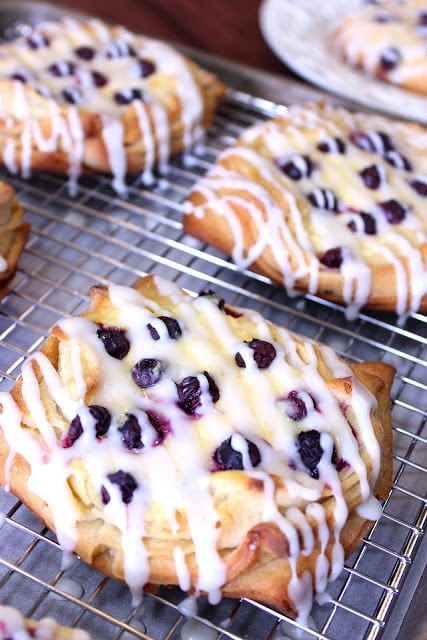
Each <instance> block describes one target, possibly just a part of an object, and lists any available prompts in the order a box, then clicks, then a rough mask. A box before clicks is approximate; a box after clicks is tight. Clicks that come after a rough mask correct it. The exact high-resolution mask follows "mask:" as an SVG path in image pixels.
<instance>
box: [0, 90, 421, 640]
mask: <svg viewBox="0 0 427 640" xmlns="http://www.w3.org/2000/svg"><path fill="white" fill-rule="evenodd" d="M283 108H284V107H280V106H277V105H276V104H274V103H272V102H268V101H266V100H262V99H259V98H256V97H253V96H250V95H247V94H244V93H239V92H237V91H230V92H229V94H228V97H227V98H226V100H225V101H224V103H223V104H222V106H221V108H220V110H219V112H218V115H217V116H216V118H215V121H214V123H213V126H212V127H211V130H210V132H209V135H208V138H207V141H206V146H205V148H204V150H202V152H201V153H200V154H199V155H186V156H185V157H183V158H182V157H180V158H177V159H175V160H174V161H173V162H172V164H171V170H170V174H169V175H168V176H167V180H161V181H159V182H158V183H157V184H156V185H154V186H153V188H152V189H149V190H148V189H146V188H145V187H143V185H141V184H140V183H139V182H138V180H136V179H135V180H134V181H133V183H131V184H130V187H129V196H128V198H127V199H122V198H120V197H117V195H116V194H115V193H114V192H113V191H112V190H111V187H110V184H109V180H108V179H107V178H96V177H85V178H83V179H82V180H81V184H80V187H79V190H78V193H77V196H76V197H75V198H72V199H71V198H70V197H69V195H68V192H67V186H66V184H65V182H64V180H62V179H61V178H57V177H52V176H47V175H41V176H38V177H34V178H33V179H31V180H29V181H23V180H21V179H20V178H18V177H10V176H9V175H7V176H6V175H5V174H4V176H5V177H6V179H8V180H9V181H10V182H11V183H12V184H13V186H14V187H15V189H16V192H17V195H18V198H19V199H20V200H21V202H22V203H23V205H24V208H25V211H26V218H27V219H28V220H29V221H30V222H31V223H32V233H31V236H30V239H29V242H28V245H27V247H26V250H25V251H24V253H23V255H22V256H21V260H20V263H19V270H18V273H17V274H16V277H15V279H14V282H13V287H12V291H11V293H10V294H9V295H7V296H6V297H5V298H4V299H3V300H2V301H1V303H0V380H1V381H0V390H9V389H10V388H11V387H12V386H13V383H14V380H15V379H16V377H17V375H18V374H19V370H20V366H21V364H22V362H23V361H24V359H25V358H26V357H27V356H28V354H31V353H33V352H34V351H35V350H37V349H38V348H39V346H40V345H41V343H42V342H43V340H44V338H45V336H46V333H47V332H48V330H49V328H50V327H51V325H52V324H54V323H55V321H57V320H59V319H60V318H62V317H64V316H65V315H75V314H76V313H79V312H80V311H81V310H82V309H83V308H84V307H85V306H86V305H87V302H88V290H89V287H90V286H91V285H93V284H95V283H99V282H101V283H111V282H114V283H120V284H126V285H131V284H132V283H133V282H134V281H135V279H136V278H137V277H139V276H141V275H144V274H146V273H154V272H155V273H160V274H162V275H164V276H166V277H167V278H170V279H171V280H174V281H176V283H177V284H178V285H179V286H181V287H185V288H188V289H190V290H193V291H201V290H202V289H206V288H211V289H214V290H216V291H217V292H218V294H219V295H220V296H221V297H223V298H225V299H226V300H227V301H228V302H230V303H232V304H236V305H239V306H247V307H252V308H255V309H257V310H258V311H260V312H262V313H263V314H264V315H265V316H266V317H268V318H269V319H271V320H272V321H274V322H277V323H278V324H281V325H284V326H287V327H289V328H290V329H291V330H293V331H297V332H299V333H301V334H303V335H305V336H308V337H310V338H313V339H316V340H320V341H322V342H324V343H326V344H329V345H330V346H331V347H333V348H334V349H335V350H336V351H337V352H338V353H339V354H340V355H342V356H343V357H345V358H347V359H349V360H351V361H359V360H369V359H372V360H383V361H385V362H389V363H391V364H393V365H394V366H395V367H396V369H397V376H396V380H395V383H394V387H393V390H392V399H393V423H394V483H393V488H392V491H391V493H390V496H389V498H388V499H387V500H386V502H385V504H384V515H383V516H382V517H381V519H380V520H379V522H378V523H377V524H376V525H375V527H374V528H373V530H372V531H371V533H370V535H369V536H368V537H367V538H366V539H365V540H364V541H363V542H362V544H361V545H360V546H359V548H358V549H357V551H356V552H355V553H354V554H353V556H352V557H351V558H350V559H349V560H348V561H347V563H346V566H345V569H344V570H343V571H342V573H341V575H340V576H339V578H338V579H337V580H335V581H334V582H333V583H332V584H330V586H329V587H328V595H327V597H325V599H324V600H325V601H324V602H322V603H316V604H315V606H314V608H313V611H312V619H311V620H310V626H309V627H307V628H305V627H304V628H303V627H301V626H300V625H298V624H297V623H295V622H293V621H290V620H288V619H287V618H286V617H284V616H282V615H280V614H278V613H277V612H275V611H273V610H271V609H269V608H268V607H265V606H262V605H259V604H257V603H255V602H251V601H248V600H242V601H237V602H236V601H231V600H224V601H223V602H222V603H221V604H220V605H218V606H217V607H212V606H209V605H208V604H207V603H206V602H205V601H204V600H203V599H200V601H199V602H198V616H197V617H196V619H195V620H190V621H189V620H188V619H186V618H185V616H184V615H182V613H181V612H180V608H179V603H180V602H181V601H182V599H183V595H182V593H181V592H180V591H179V589H164V588H162V589H160V590H159V591H158V593H156V594H147V595H146V596H144V599H143V601H142V603H141V604H140V605H139V606H133V605H132V602H131V597H130V594H129V591H128V589H127V588H126V587H125V586H123V585H121V584H120V583H118V582H116V581H114V580H110V579H107V578H105V577H104V576H102V575H101V574H99V573H98V572H96V571H95V570H93V569H91V568H89V567H87V566H86V565H84V564H83V563H81V562H80V561H78V560H75V561H74V563H73V564H72V566H67V567H65V566H64V562H63V556H62V552H61V550H60V548H59V547H58V544H57V542H56V539H55V538H54V537H53V536H52V535H51V534H50V533H49V532H48V531H47V530H46V529H45V528H43V527H42V526H41V525H40V523H39V522H38V521H37V520H36V519H35V518H34V517H33V516H32V515H31V514H30V512H29V511H28V510H27V509H26V508H25V507H24V506H22V505H21V504H20V503H19V502H17V501H16V499H15V498H14V497H13V496H12V495H10V494H8V493H6V492H2V493H1V494H0V511H1V512H2V513H3V514H4V516H3V519H2V522H1V524H2V527H1V529H0V602H1V603H3V604H12V605H14V606H18V605H19V608H20V610H21V611H22V612H23V613H24V614H25V615H27V616H32V617H35V618H40V617H42V616H44V615H51V616H54V617H55V618H56V619H57V620H59V621H60V622H62V623H63V624H67V625H71V626H79V627H82V628H85V629H87V630H88V631H89V632H90V633H92V634H93V637H94V638H95V639H98V640H110V639H111V640H116V639H117V640H118V639H119V638H120V639H121V640H131V639H133V638H143V639H145V640H174V639H175V640H182V639H183V638H187V640H189V639H190V638H193V639H194V638H199V639H200V640H225V639H232V640H243V639H248V640H274V639H278V638H281V639H282V640H283V639H284V638H289V637H290V638H299V639H300V640H310V639H313V638H321V639H323V638H324V639H337V640H338V639H341V638H343V637H345V636H346V635H347V637H349V638H351V639H352V640H359V639H374V638H395V637H396V634H397V631H398V629H399V627H400V624H401V622H402V619H403V615H404V611H405V609H406V607H407V605H408V603H409V601H410V599H411V597H412V595H413V593H414V590H415V588H416V587H417V585H418V584H419V580H420V576H421V574H422V572H423V570H424V568H425V562H426V557H427V554H426V552H425V546H426V545H425V544H424V542H425V541H424V538H423V535H424V532H425V529H426V516H427V509H426V494H427V477H426V471H427V469H426V466H425V464H426V463H425V461H426V459H427V457H426V453H427V425H426V411H427V405H426V402H427V393H426V391H427V372H426V365H427V362H426V361H427V343H426V342H427V341H426V338H425V337H426V335H427V317H426V316H424V315H422V314H419V313H418V314H412V315H411V316H410V317H409V318H408V319H407V321H406V323H405V325H404V326H403V327H399V326H398V325H397V324H396V318H395V316H394V315H391V314H390V315H375V314H373V313H361V314H360V315H359V317H358V319H357V320H355V321H353V322H347V321H346V320H345V317H344V314H343V310H342V308H341V307H340V306H338V305H335V304H332V303H329V302H325V301H322V300H321V299H318V298H317V297H315V296H302V297H298V298H293V299H292V298H289V297H287V295H286V294H285V292H284V291H283V290H282V289H281V288H280V287H277V286H275V285H274V284H272V283H271V282H270V281H269V280H268V279H267V278H265V277H262V276H258V275H255V274H253V273H250V272H249V271H244V272H239V271H238V270H237V269H236V268H235V266H233V264H231V263H230V261H229V260H228V259H227V258H226V257H225V256H224V255H222V254H221V253H220V252H219V251H216V250H215V249H212V248H210V247H208V246H205V245H202V244H201V243H200V242H199V241H197V240H195V239H194V238H191V237H189V236H187V235H185V234H184V233H183V230H182V222H181V221H182V202H183V201H184V199H185V196H186V194H187V193H188V191H189V188H190V187H191V185H192V184H193V182H194V181H195V180H196V179H197V177H198V176H200V175H202V174H203V173H204V172H205V171H206V170H207V169H208V168H209V167H210V166H211V164H212V163H213V162H214V160H215V158H216V156H217V154H218V153H219V151H220V150H222V149H223V148H224V147H225V146H226V145H228V144H230V143H232V142H234V140H235V139H236V137H237V136H238V135H239V134H240V133H241V132H242V130H243V128H245V127H246V126H248V125H251V124H252V123H254V122H255V121H257V120H259V119H260V118H265V117H268V116H272V115H275V114H276V113H277V112H278V111H280V110H281V109H283ZM190 627H191V628H190Z"/></svg>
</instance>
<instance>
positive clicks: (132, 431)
mask: <svg viewBox="0 0 427 640" xmlns="http://www.w3.org/2000/svg"><path fill="white" fill-rule="evenodd" d="M119 431H120V434H121V438H122V442H123V444H124V445H125V447H126V448H127V449H130V450H131V451H135V450H139V449H142V448H143V446H144V443H143V442H142V438H141V435H142V434H141V427H140V424H139V422H138V418H137V417H136V416H135V415H133V413H128V414H127V417H126V420H125V421H124V423H123V424H122V425H121V427H119Z"/></svg>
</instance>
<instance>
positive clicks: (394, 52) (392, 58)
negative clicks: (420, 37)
mask: <svg viewBox="0 0 427 640" xmlns="http://www.w3.org/2000/svg"><path fill="white" fill-rule="evenodd" d="M401 61H402V54H401V52H400V51H399V49H398V48H397V47H387V48H386V49H384V51H383V52H382V53H381V55H380V57H379V60H378V65H379V68H380V70H381V71H384V72H385V73H388V72H389V71H393V69H396V67H398V66H399V64H400V63H401Z"/></svg>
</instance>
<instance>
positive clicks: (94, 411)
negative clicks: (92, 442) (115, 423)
mask: <svg viewBox="0 0 427 640" xmlns="http://www.w3.org/2000/svg"><path fill="white" fill-rule="evenodd" d="M89 413H90V415H91V416H92V417H93V418H94V419H95V425H94V426H95V434H96V436H97V438H99V437H101V436H105V434H106V433H107V431H108V429H109V428H110V424H111V413H110V412H109V411H108V409H106V408H105V407H101V406H100V405H97V404H93V405H91V406H90V407H89Z"/></svg>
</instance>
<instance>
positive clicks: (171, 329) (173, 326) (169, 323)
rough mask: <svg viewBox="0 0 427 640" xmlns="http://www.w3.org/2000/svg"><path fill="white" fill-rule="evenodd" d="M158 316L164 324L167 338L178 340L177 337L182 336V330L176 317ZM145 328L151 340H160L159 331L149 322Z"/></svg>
mask: <svg viewBox="0 0 427 640" xmlns="http://www.w3.org/2000/svg"><path fill="white" fill-rule="evenodd" d="M158 318H159V320H161V321H162V322H163V324H164V325H165V326H166V329H167V332H168V335H169V338H171V340H178V338H180V337H181V336H182V330H181V327H180V326H179V322H178V320H176V318H170V317H169V316H158ZM147 328H148V331H149V332H150V335H151V337H152V338H153V340H160V335H159V332H158V331H157V329H156V328H155V327H153V325H152V324H150V323H149V324H148V325H147Z"/></svg>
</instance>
